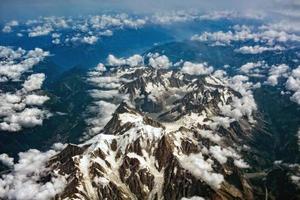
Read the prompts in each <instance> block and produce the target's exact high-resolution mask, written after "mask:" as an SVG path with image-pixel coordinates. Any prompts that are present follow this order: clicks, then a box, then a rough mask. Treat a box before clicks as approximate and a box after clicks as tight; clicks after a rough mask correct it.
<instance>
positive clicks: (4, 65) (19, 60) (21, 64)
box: [0, 46, 49, 82]
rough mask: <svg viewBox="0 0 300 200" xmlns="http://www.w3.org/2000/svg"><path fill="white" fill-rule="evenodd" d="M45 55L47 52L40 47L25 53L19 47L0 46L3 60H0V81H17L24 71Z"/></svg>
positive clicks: (0, 54) (41, 59) (0, 55)
mask: <svg viewBox="0 0 300 200" xmlns="http://www.w3.org/2000/svg"><path fill="white" fill-rule="evenodd" d="M46 56H49V52H47V51H43V50H42V49H40V48H35V49H34V50H30V51H28V52H27V53H26V51H25V50H23V49H21V48H18V49H17V50H13V49H12V48H9V47H3V46H1V47H0V57H1V58H3V60H4V61H1V62H0V80H1V81H2V82H5V81H8V80H12V81H18V80H19V78H20V77H21V75H22V74H23V73H24V72H26V71H28V70H30V69H31V68H32V67H33V66H35V65H36V64H38V63H39V62H41V61H43V60H44V58H45V57H46Z"/></svg>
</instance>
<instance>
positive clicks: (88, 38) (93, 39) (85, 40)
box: [82, 35, 98, 44]
mask: <svg viewBox="0 0 300 200" xmlns="http://www.w3.org/2000/svg"><path fill="white" fill-rule="evenodd" d="M97 41H98V37H96V36H94V35H92V36H84V37H83V38H82V43H86V44H95V43H96V42H97Z"/></svg>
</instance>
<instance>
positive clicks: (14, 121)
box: [0, 108, 49, 132]
mask: <svg viewBox="0 0 300 200" xmlns="http://www.w3.org/2000/svg"><path fill="white" fill-rule="evenodd" d="M48 117H49V113H48V112H47V111H44V110H41V109H38V108H25V109H24V110H22V111H21V112H16V113H12V114H10V115H8V116H6V117H4V118H3V119H2V120H3V122H1V123H0V130H3V131H11V132H15V131H20V130H21V129H22V127H26V128H30V127H34V126H37V125H42V124H43V120H44V119H45V118H48Z"/></svg>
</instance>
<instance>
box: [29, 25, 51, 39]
mask: <svg viewBox="0 0 300 200" xmlns="http://www.w3.org/2000/svg"><path fill="white" fill-rule="evenodd" d="M51 31H53V28H52V27H51V26H48V25H44V26H36V27H34V28H32V29H30V30H29V33H28V37H37V36H43V35H48V34H49V33H51Z"/></svg>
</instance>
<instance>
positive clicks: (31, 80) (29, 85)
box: [23, 73, 45, 92]
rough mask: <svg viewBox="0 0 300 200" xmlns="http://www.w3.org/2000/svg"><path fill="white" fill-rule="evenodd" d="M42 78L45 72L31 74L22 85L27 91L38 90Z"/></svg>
mask: <svg viewBox="0 0 300 200" xmlns="http://www.w3.org/2000/svg"><path fill="white" fill-rule="evenodd" d="M44 80H45V74H43V73H39V74H32V75H30V76H29V77H28V78H27V80H26V81H25V82H24V84H23V87H24V89H25V90H26V91H27V92H31V91H34V90H39V89H41V87H42V84H43V82H44Z"/></svg>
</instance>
